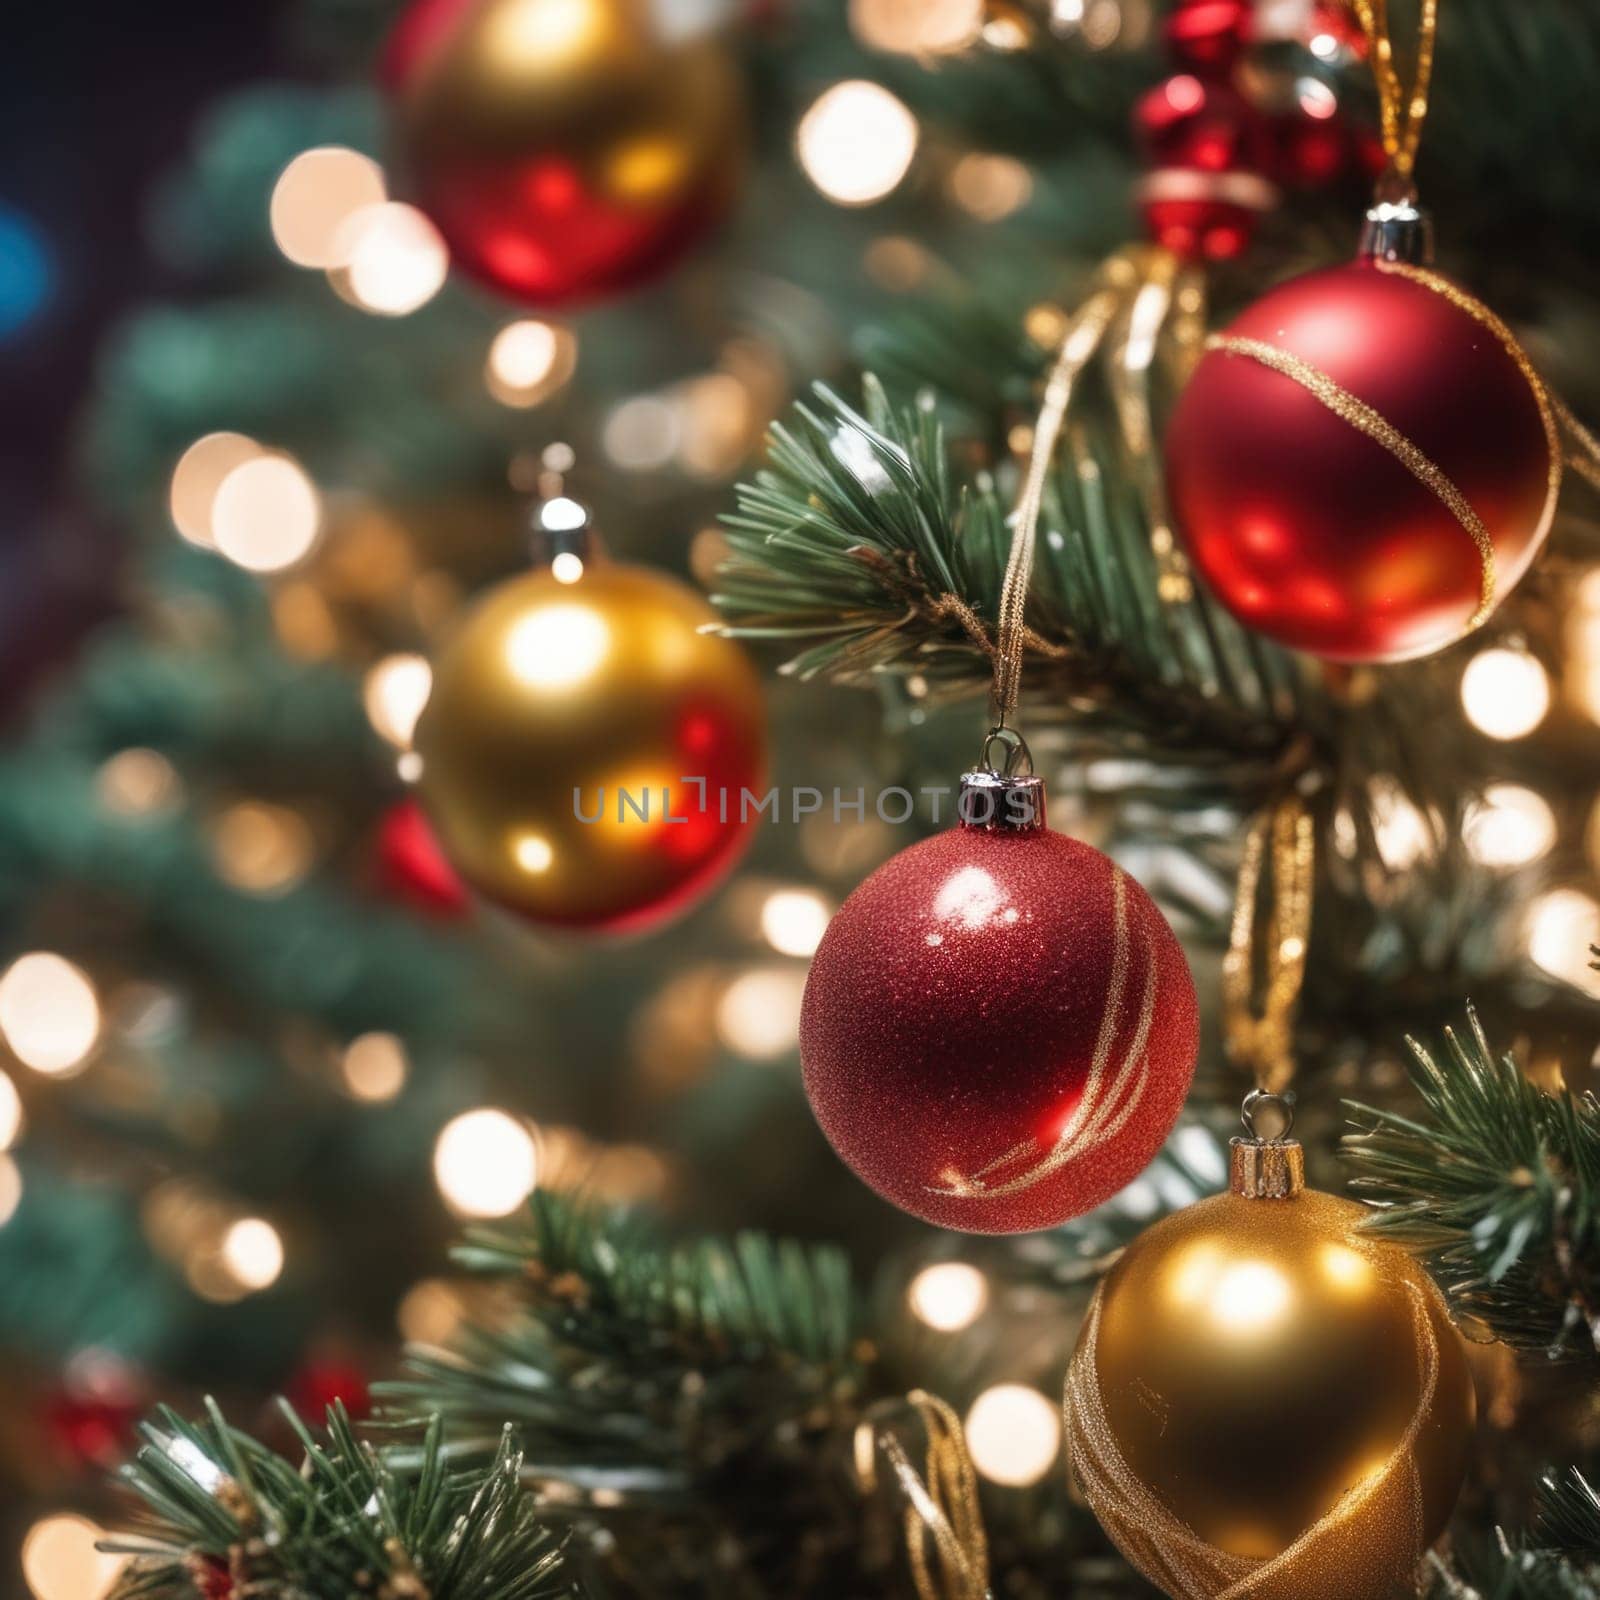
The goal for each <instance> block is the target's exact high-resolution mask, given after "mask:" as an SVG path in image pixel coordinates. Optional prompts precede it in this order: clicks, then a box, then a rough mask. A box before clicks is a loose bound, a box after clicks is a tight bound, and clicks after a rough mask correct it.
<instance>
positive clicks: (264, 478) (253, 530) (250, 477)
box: [211, 454, 322, 572]
mask: <svg viewBox="0 0 1600 1600" xmlns="http://www.w3.org/2000/svg"><path fill="white" fill-rule="evenodd" d="M321 526H322V505H321V501H320V500H319V499H318V496H317V491H316V487H315V485H314V484H313V483H312V482H311V479H310V478H309V477H307V476H306V474H305V471H304V469H303V468H302V467H301V466H300V464H299V463H298V462H296V461H294V460H293V459H292V458H290V457H289V456H286V455H280V454H274V455H258V456H254V457H252V458H251V459H250V460H248V461H243V462H241V463H240V464H239V465H238V466H236V467H234V468H233V470H232V471H231V472H229V473H228V475H227V476H226V477H225V478H224V479H223V480H222V482H221V483H220V484H219V485H218V487H217V492H216V497H215V498H214V499H213V501H212V503H211V539H212V543H213V544H214V545H215V547H216V549H217V550H218V551H219V552H220V553H221V554H222V555H225V556H226V557H227V558H228V559H229V560H230V561H231V562H233V563H234V565H235V566H239V567H243V568H244V569H245V571H246V572H281V571H283V569H284V568H285V567H292V566H293V565H294V564H295V563H296V562H297V561H300V560H303V559H304V557H305V556H306V555H308V554H309V553H310V550H311V547H312V546H313V545H314V544H315V543H316V542H317V534H318V533H319V532H320V531H321Z"/></svg>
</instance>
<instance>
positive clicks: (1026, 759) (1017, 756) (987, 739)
mask: <svg viewBox="0 0 1600 1600" xmlns="http://www.w3.org/2000/svg"><path fill="white" fill-rule="evenodd" d="M996 739H998V740H999V741H1000V743H1001V744H1002V745H1004V746H1005V752H1006V758H1005V765H1004V766H1003V767H996V766H995V764H994V762H992V761H991V760H990V759H989V747H990V746H991V745H992V744H993V743H994V742H995V740H996ZM978 763H979V765H980V766H981V767H982V768H983V770H984V771H985V772H994V773H998V774H999V775H1001V776H1003V777H1007V778H1015V777H1018V776H1021V777H1032V776H1033V752H1032V751H1031V750H1030V749H1029V748H1028V741H1027V740H1026V739H1024V738H1023V737H1022V735H1021V734H1020V733H1018V732H1017V730H1016V729H1015V728H1008V727H1007V726H1006V725H1005V724H1004V723H1003V722H1002V723H998V724H996V725H995V726H994V727H992V728H991V729H990V730H989V731H988V733H986V734H985V735H984V736H983V749H982V751H980V752H979V755H978Z"/></svg>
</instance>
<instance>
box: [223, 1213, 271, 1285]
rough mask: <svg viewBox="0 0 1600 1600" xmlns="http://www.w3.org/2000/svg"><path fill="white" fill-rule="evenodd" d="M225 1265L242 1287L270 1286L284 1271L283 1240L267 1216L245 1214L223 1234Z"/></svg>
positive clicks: (225, 1268)
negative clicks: (245, 1215) (248, 1215)
mask: <svg viewBox="0 0 1600 1600" xmlns="http://www.w3.org/2000/svg"><path fill="white" fill-rule="evenodd" d="M218 1254H219V1257H220V1261H221V1265H222V1267H223V1268H224V1270H225V1271H227V1272H228V1273H229V1274H230V1275H231V1276H232V1278H233V1280H234V1282H235V1283H237V1284H238V1285H239V1287H240V1288H241V1289H244V1290H246V1291H247V1292H249V1293H256V1292H258V1291H260V1290H262V1289H268V1288H270V1287H271V1286H272V1285H273V1284H274V1283H276V1282H277V1281H278V1278H279V1275H280V1274H281V1273H282V1272H283V1240H282V1239H281V1238H280V1237H279V1235H278V1230H277V1229H276V1228H274V1227H273V1226H272V1224H271V1223H270V1222H268V1221H267V1220H266V1218H264V1217H241V1218H240V1219H239V1220H238V1221H237V1222H235V1223H233V1224H232V1225H231V1226H230V1227H229V1228H228V1231H227V1232H226V1233H224V1234H223V1236H222V1248H221V1250H220V1251H219V1252H218Z"/></svg>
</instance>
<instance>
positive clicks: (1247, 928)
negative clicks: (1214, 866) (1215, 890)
mask: <svg viewBox="0 0 1600 1600" xmlns="http://www.w3.org/2000/svg"><path fill="white" fill-rule="evenodd" d="M1269 856H1270V861H1269ZM1269 865H1270V869H1271V870H1270V876H1269V877H1268V879H1267V888H1266V896H1267V900H1266V910H1267V927H1266V935H1267V936H1266V945H1265V949H1264V950H1263V951H1262V952H1261V965H1262V969H1263V971H1262V978H1261V985H1260V1001H1259V1004H1258V1003H1257V999H1256V995H1257V984H1256V923H1257V916H1258V907H1257V901H1258V900H1259V898H1260V896H1261V887H1262V876H1263V871H1264V869H1266V868H1267V867H1268V866H1269ZM1315 865H1316V832H1315V829H1314V827H1313V824H1312V820H1311V814H1310V812H1309V811H1307V810H1306V807H1305V803H1304V802H1303V801H1302V800H1301V799H1300V797H1299V796H1298V795H1296V794H1293V793H1291V794H1289V795H1287V796H1285V797H1284V798H1283V799H1282V800H1280V801H1279V802H1278V803H1277V804H1276V805H1274V806H1271V807H1269V808H1268V809H1267V810H1266V811H1264V812H1263V813H1262V814H1261V816H1259V817H1258V818H1257V819H1256V821H1255V822H1254V823H1253V824H1252V826H1251V828H1250V832H1249V833H1248V834H1247V835H1246V837H1245V844H1244V860H1243V861H1242V862H1241V863H1240V866H1239V883H1238V888H1237V890H1236V891H1235V896H1234V902H1233V926H1232V928H1231V930H1230V932H1229V937H1228V953H1227V955H1226V956H1224V957H1223V960H1222V1033H1223V1043H1224V1045H1225V1046H1226V1048H1227V1051H1228V1054H1229V1056H1230V1057H1231V1058H1232V1059H1233V1060H1234V1061H1236V1062H1238V1063H1239V1064H1240V1065H1241V1066H1243V1067H1245V1068H1247V1069H1248V1070H1249V1071H1250V1072H1251V1073H1253V1074H1254V1076H1255V1080H1256V1086H1257V1087H1258V1088H1260V1089H1263V1090H1265V1091H1266V1092H1267V1093H1269V1094H1278V1093H1281V1092H1282V1091H1283V1090H1284V1089H1285V1088H1286V1087H1287V1086H1288V1083H1289V1080H1290V1079H1291V1078H1292V1077H1293V1076H1294V1016H1295V1010H1296V1008H1297V1007H1298V1005H1299V1002H1300V990H1301V987H1302V986H1303V985H1304V982H1305V973H1306V950H1307V947H1308V945H1309V944H1310V939H1311V900H1312V889H1313V887H1314V877H1315Z"/></svg>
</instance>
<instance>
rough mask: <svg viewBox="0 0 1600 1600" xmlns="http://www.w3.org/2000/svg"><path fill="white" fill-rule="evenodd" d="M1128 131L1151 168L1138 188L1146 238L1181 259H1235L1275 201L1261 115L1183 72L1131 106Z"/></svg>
mask: <svg viewBox="0 0 1600 1600" xmlns="http://www.w3.org/2000/svg"><path fill="white" fill-rule="evenodd" d="M1134 131H1135V134H1136V136H1137V137H1138V140H1139V142H1140V144H1141V146H1142V147H1143V150H1144V153H1145V159H1146V161H1147V163H1148V164H1149V166H1150V167H1151V169H1152V170H1151V171H1150V172H1149V173H1148V174H1147V175H1146V176H1145V178H1144V179H1143V181H1142V182H1141V184H1140V186H1139V203H1140V210H1141V211H1142V213H1143V215H1144V219H1145V226H1146V227H1147V229H1148V230H1149V233H1150V236H1151V238H1153V239H1154V240H1155V242H1156V243H1157V244H1160V245H1163V246H1165V247H1166V248H1167V249H1169V250H1172V251H1174V252H1176V253H1177V254H1178V255H1180V256H1183V257H1184V258H1185V259H1186V260H1213V261H1216V260H1227V259H1229V258H1230V257H1233V256H1236V255H1238V254H1240V253H1241V252H1242V251H1243V250H1244V249H1245V247H1246V246H1247V245H1248V244H1249V242H1250V239H1251V237H1252V235H1253V234H1254V232H1255V226H1256V222H1257V219H1258V218H1259V217H1260V215H1261V213H1262V212H1263V211H1265V210H1267V209H1268V208H1269V207H1270V206H1271V205H1272V204H1274V203H1275V201H1276V199H1277V191H1276V190H1275V189H1274V187H1273V186H1272V184H1271V183H1270V182H1269V181H1268V179H1267V178H1266V177H1265V175H1264V174H1265V172H1266V169H1267V166H1268V164H1269V162H1270V161H1271V158H1272V144H1271V136H1270V132H1269V129H1268V125H1267V122H1266V119H1265V118H1264V117H1263V116H1262V114H1261V113H1260V112H1259V111H1258V110H1257V109H1256V108H1255V107H1254V106H1252V105H1251V104H1250V102H1249V101H1247V100H1246V99H1245V98H1244V97H1243V96H1242V95H1241V94H1239V92H1238V91H1237V90H1236V89H1234V88H1232V87H1231V86H1230V85H1228V84H1226V83H1219V82H1212V81H1207V80H1202V79H1200V78H1197V77H1195V76H1194V75H1193V74H1192V73H1187V72H1184V73H1179V74H1177V75H1176V76H1175V77H1172V78H1169V79H1167V81H1166V82H1165V83H1162V84H1158V85H1157V86H1156V87H1155V88H1154V89H1151V90H1150V91H1149V92H1148V93H1147V94H1145V95H1144V96H1143V97H1142V98H1141V99H1140V100H1139V102H1138V104H1137V106H1136V107H1135V108H1134Z"/></svg>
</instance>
